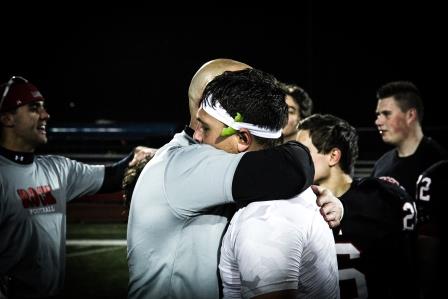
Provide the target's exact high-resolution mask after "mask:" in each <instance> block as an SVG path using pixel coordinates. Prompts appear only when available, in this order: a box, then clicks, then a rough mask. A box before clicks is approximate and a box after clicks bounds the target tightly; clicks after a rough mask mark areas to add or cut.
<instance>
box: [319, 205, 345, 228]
mask: <svg viewBox="0 0 448 299" xmlns="http://www.w3.org/2000/svg"><path fill="white" fill-rule="evenodd" d="M320 213H321V215H322V216H323V217H324V219H325V221H326V222H327V223H328V226H330V227H331V228H335V227H337V226H339V225H340V224H341V221H340V217H339V214H338V212H336V211H335V210H328V207H327V206H326V207H325V208H321V209H320Z"/></svg>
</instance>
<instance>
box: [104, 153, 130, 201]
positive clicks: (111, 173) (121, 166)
mask: <svg viewBox="0 0 448 299" xmlns="http://www.w3.org/2000/svg"><path fill="white" fill-rule="evenodd" d="M133 157H134V153H133V152H131V153H130V154H129V155H127V156H126V157H125V158H123V159H122V160H120V161H118V162H116V163H114V164H112V165H108V166H106V167H105V170H104V181H103V185H101V188H100V190H99V191H98V193H109V192H116V191H120V190H121V183H122V180H123V175H124V171H125V169H126V167H127V166H128V164H129V162H130V161H131V160H132V158H133Z"/></svg>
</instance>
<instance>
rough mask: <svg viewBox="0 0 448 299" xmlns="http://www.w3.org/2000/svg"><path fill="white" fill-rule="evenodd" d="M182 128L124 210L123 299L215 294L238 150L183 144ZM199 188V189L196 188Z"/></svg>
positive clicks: (208, 296)
mask: <svg viewBox="0 0 448 299" xmlns="http://www.w3.org/2000/svg"><path fill="white" fill-rule="evenodd" d="M190 142H192V140H191V139H189V137H188V136H187V135H186V134H185V133H184V132H182V133H179V134H176V135H175V136H174V138H173V140H171V142H170V143H168V144H167V145H165V146H163V147H162V148H161V149H159V150H158V151H157V154H156V155H155V156H154V157H153V158H152V159H151V161H150V162H149V163H148V164H147V165H146V166H145V168H144V169H143V171H142V173H141V175H140V177H139V178H138V180H137V183H136V186H135V189H134V192H133V195H132V201H131V207H130V212H129V221H128V232H127V243H128V266H129V294H128V295H129V298H159V299H162V298H183V299H184V298H195V299H200V298H204V299H214V298H219V283H218V252H219V248H220V241H221V238H222V235H223V232H224V229H225V227H226V225H227V223H228V218H227V217H229V218H230V217H231V215H229V211H228V210H229V207H228V206H227V207H226V206H224V205H223V204H226V203H227V204H228V203H232V202H233V196H232V181H233V175H234V173H235V170H236V167H237V165H238V162H239V161H240V159H241V157H242V156H243V154H229V153H226V152H224V151H220V150H217V149H215V148H213V147H212V146H209V145H198V144H196V145H190V146H188V145H189V144H190ZM198 190H201V192H198Z"/></svg>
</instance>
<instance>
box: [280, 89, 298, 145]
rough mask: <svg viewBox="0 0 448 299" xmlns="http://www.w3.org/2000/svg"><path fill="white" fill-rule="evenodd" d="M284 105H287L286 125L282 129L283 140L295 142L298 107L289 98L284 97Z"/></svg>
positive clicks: (288, 96)
mask: <svg viewBox="0 0 448 299" xmlns="http://www.w3.org/2000/svg"><path fill="white" fill-rule="evenodd" d="M286 105H288V123H287V124H286V126H285V127H284V128H283V130H282V132H283V138H284V140H285V141H288V140H295V139H296V135H297V125H298V124H299V122H300V107H299V105H298V104H297V103H296V101H294V99H293V98H292V97H291V96H290V95H287V96H286Z"/></svg>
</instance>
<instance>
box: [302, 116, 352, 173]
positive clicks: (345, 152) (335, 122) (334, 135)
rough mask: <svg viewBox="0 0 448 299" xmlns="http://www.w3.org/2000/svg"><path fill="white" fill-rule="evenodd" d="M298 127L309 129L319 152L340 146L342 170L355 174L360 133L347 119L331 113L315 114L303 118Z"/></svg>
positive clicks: (325, 152)
mask: <svg viewBox="0 0 448 299" xmlns="http://www.w3.org/2000/svg"><path fill="white" fill-rule="evenodd" d="M298 129H299V130H308V131H309V134H310V137H311V141H312V142H313V145H314V146H315V147H316V148H317V151H318V153H323V154H328V153H329V152H330V151H331V150H332V149H333V148H338V149H339V150H340V151H341V160H340V162H339V164H340V166H341V169H342V171H344V172H345V173H347V174H350V175H352V174H353V171H354V166H355V162H356V159H357V158H358V134H357V132H356V129H355V128H354V127H352V126H351V125H350V124H349V123H348V122H347V121H345V120H343V119H341V118H338V117H336V116H334V115H331V114H313V115H311V116H309V117H307V118H305V119H304V120H302V121H301V122H300V123H299V126H298Z"/></svg>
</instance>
